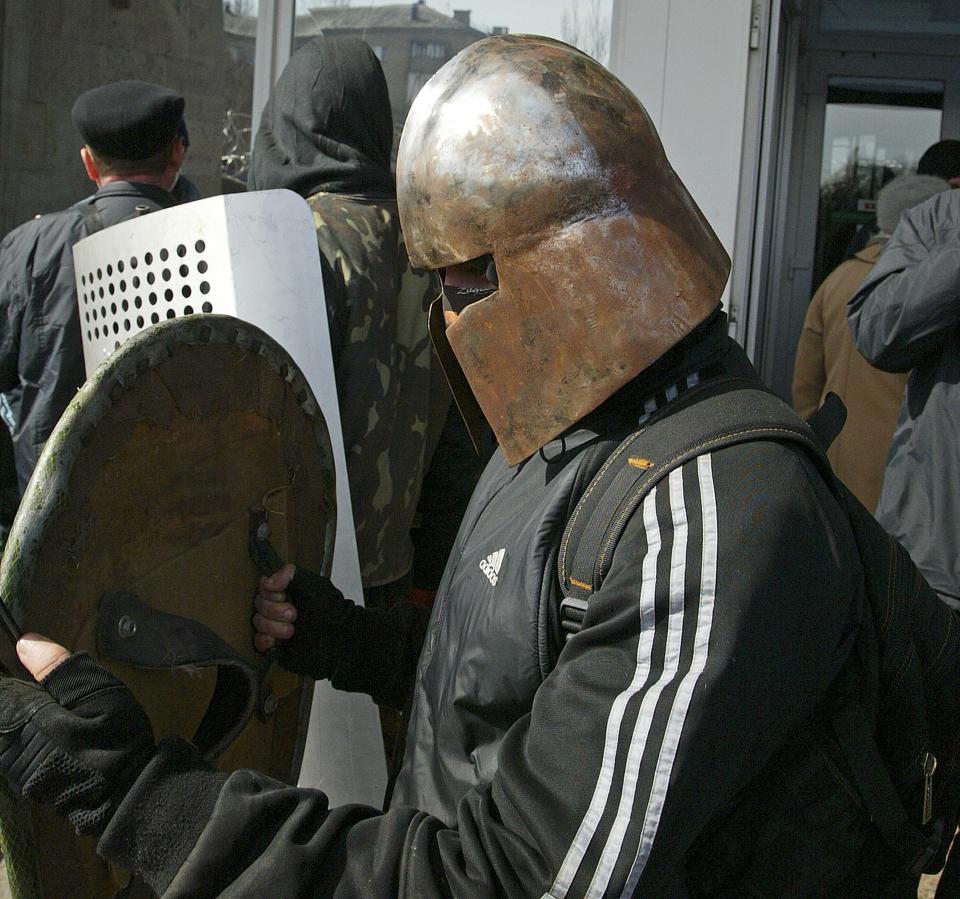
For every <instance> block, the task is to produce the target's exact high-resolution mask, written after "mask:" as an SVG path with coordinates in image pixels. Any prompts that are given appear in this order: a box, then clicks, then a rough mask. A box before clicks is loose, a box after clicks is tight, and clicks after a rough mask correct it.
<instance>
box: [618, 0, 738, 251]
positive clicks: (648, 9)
mask: <svg viewBox="0 0 960 899" xmlns="http://www.w3.org/2000/svg"><path fill="white" fill-rule="evenodd" d="M751 15H752V2H751V0H709V2H705V0H614V7H613V16H612V23H613V35H612V38H613V39H612V42H611V55H610V68H611V69H612V71H613V72H614V73H615V74H616V75H617V76H618V77H619V78H620V79H621V80H623V81H624V83H625V84H627V86H628V87H629V88H630V89H631V90H632V91H633V92H634V93H635V94H636V95H637V97H639V99H640V101H641V102H642V103H643V104H644V106H645V107H646V108H647V111H648V113H649V114H650V116H651V118H652V119H653V121H654V124H656V125H657V128H658V130H659V131H660V137H661V139H662V141H663V145H664V147H665V149H666V151H667V157H668V158H669V160H670V163H671V165H673V167H674V169H676V171H677V174H678V175H679V176H680V178H681V179H682V180H683V182H684V184H686V186H687V188H688V190H689V191H690V193H691V194H692V195H693V198H694V199H695V200H696V201H697V203H698V204H699V206H700V208H701V209H702V210H703V212H704V215H706V217H707V219H708V220H709V221H710V224H711V225H712V226H713V228H714V230H715V231H716V232H717V235H718V236H719V237H720V240H721V241H722V242H723V245H724V246H725V247H726V249H727V252H728V253H730V254H731V256H732V255H733V251H734V235H735V232H736V218H737V194H738V191H739V187H740V162H741V153H742V141H743V125H744V112H745V108H746V91H747V61H748V56H749V53H750V23H751Z"/></svg>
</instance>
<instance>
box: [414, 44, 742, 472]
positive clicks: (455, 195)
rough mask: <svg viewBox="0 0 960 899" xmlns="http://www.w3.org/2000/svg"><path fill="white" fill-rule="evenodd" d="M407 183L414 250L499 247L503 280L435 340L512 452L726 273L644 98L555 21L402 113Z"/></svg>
mask: <svg viewBox="0 0 960 899" xmlns="http://www.w3.org/2000/svg"><path fill="white" fill-rule="evenodd" d="M397 189H398V200H399V204H400V218H401V222H402V224H403V230H404V235H405V239H406V244H407V250H408V252H409V254H410V259H411V261H412V262H413V263H414V264H415V265H417V266H419V267H421V268H427V269H438V268H443V267H446V266H452V265H455V264H459V263H463V262H467V261H470V260H473V259H478V258H479V257H482V256H485V255H488V254H490V255H492V256H493V259H494V261H495V263H496V272H497V276H498V280H499V289H498V291H497V292H496V293H494V294H492V295H491V296H489V297H488V298H486V299H484V300H482V301H480V302H477V303H475V304H473V305H471V306H468V307H467V308H466V309H464V310H463V312H462V313H461V314H460V315H459V317H458V318H457V320H456V321H455V322H454V323H453V324H451V325H450V326H449V327H448V328H447V329H446V333H445V336H441V337H440V341H441V343H443V342H447V341H448V342H449V346H450V347H451V348H452V351H453V354H454V355H455V357H456V363H457V364H458V367H459V369H460V370H461V372H462V376H465V378H466V381H467V382H468V383H469V388H470V391H471V393H472V395H473V396H474V397H475V399H476V401H477V402H478V403H479V406H480V408H481V409H482V410H483V414H484V416H485V417H486V418H487V420H488V421H489V423H490V425H491V426H492V427H493V430H494V432H495V434H496V435H497V438H498V440H499V442H500V445H501V447H502V449H503V453H504V456H505V457H506V459H507V461H508V463H510V464H516V463H518V462H520V461H522V460H523V459H525V458H526V457H527V456H529V455H530V454H531V453H533V452H535V451H536V450H537V449H538V448H539V447H541V446H543V445H544V444H545V443H546V442H547V441H549V440H550V439H552V438H553V437H555V436H557V435H558V434H560V433H561V432H562V431H563V430H565V429H566V428H567V427H569V426H570V425H571V424H573V423H574V422H576V421H578V420H579V419H580V418H582V417H583V415H585V414H586V413H587V412H589V411H591V410H592V409H594V408H596V407H597V406H598V405H600V403H602V402H603V401H604V400H605V399H606V398H607V397H609V396H611V395H612V394H613V393H615V392H616V390H617V389H618V388H620V387H621V386H623V385H624V384H626V383H627V382H628V381H630V380H631V379H632V378H634V377H636V375H637V374H639V373H640V372H641V371H643V370H644V369H645V368H647V367H648V366H649V365H651V364H652V363H653V362H655V361H656V360H657V359H658V358H659V357H660V356H662V355H663V353H664V352H666V351H667V350H668V349H670V347H672V346H674V345H675V344H676V343H678V342H679V341H680V340H681V339H682V338H683V337H684V336H685V335H686V334H688V333H689V332H690V331H691V330H693V328H694V327H696V325H698V324H699V323H700V322H702V321H704V320H705V319H706V318H707V317H708V316H709V314H710V313H711V312H712V311H713V310H714V309H715V308H716V306H717V304H718V303H719V299H720V294H721V292H722V290H723V286H724V283H725V282H726V278H727V274H728V273H729V268H730V262H729V258H728V257H727V254H726V252H725V251H724V249H723V247H722V246H721V244H720V242H719V240H718V239H717V237H716V235H715V234H714V233H713V230H712V229H711V228H710V226H709V224H708V223H707V221H706V219H705V218H704V217H703V215H702V213H701V212H700V210H699V209H698V208H697V206H696V204H695V203H694V201H693V199H692V198H691V197H690V195H689V193H688V192H687V190H686V188H685V187H684V186H683V184H682V183H681V182H680V180H679V179H678V178H677V176H676V174H675V173H674V171H673V169H672V168H671V167H670V164H669V163H668V162H667V159H666V156H665V155H664V152H663V147H662V145H661V143H660V139H659V137H658V136H657V133H656V130H655V129H654V127H653V125H652V123H651V122H650V119H649V117H648V116H647V114H646V112H645V111H644V109H643V107H642V106H641V105H640V103H639V101H638V100H637V99H636V98H635V97H634V96H633V94H631V93H630V91H629V90H628V89H627V88H626V87H625V86H624V85H623V84H621V82H620V81H618V80H617V79H616V78H615V77H614V76H613V75H611V74H610V72H608V71H607V70H606V69H605V68H604V67H603V66H601V65H600V64H599V63H597V62H595V61H594V60H592V59H591V58H590V57H588V56H585V55H584V54H583V53H581V52H580V51H578V50H575V49H574V48H572V47H569V46H567V45H566V44H562V43H560V42H558V41H553V40H550V39H548V38H541V37H531V36H514V35H503V36H496V37H491V38H487V39H485V40H482V41H478V42H477V43H475V44H472V45H471V46H470V47H468V48H467V49H465V50H463V51H462V52H461V53H459V54H458V55H457V56H456V57H455V58H454V59H452V60H451V61H450V62H448V63H447V64H446V65H445V66H443V68H441V69H440V70H439V71H438V72H437V73H436V74H435V75H434V76H433V77H432V78H431V79H430V81H429V82H428V83H427V84H426V85H425V86H424V88H423V89H422V90H421V91H420V93H419V94H418V96H417V99H416V100H415V101H414V104H413V106H412V108H411V110H410V114H409V116H408V118H407V122H406V125H405V127H404V131H403V136H402V138H401V141H400V150H399V155H398V158H397ZM434 318H435V321H438V320H439V319H438V317H437V316H435V317H434ZM442 330H443V329H442V328H441V329H437V328H434V329H433V333H434V334H437V332H438V331H441V332H442ZM440 355H441V359H443V358H444V353H443V351H442V350H441V353H440ZM448 355H449V354H448ZM447 367H449V361H448V362H447ZM461 372H455V373H454V375H453V377H452V378H451V384H452V386H453V388H454V392H455V393H457V392H458V386H457V379H458V377H460V376H461ZM457 398H458V402H460V404H461V407H462V408H463V407H464V406H466V407H469V405H470V403H471V400H470V399H469V398H466V399H464V398H463V396H462V393H461V395H460V396H458V397H457ZM465 417H466V418H467V419H468V421H467V423H468V426H469V425H470V420H469V415H467V416H465Z"/></svg>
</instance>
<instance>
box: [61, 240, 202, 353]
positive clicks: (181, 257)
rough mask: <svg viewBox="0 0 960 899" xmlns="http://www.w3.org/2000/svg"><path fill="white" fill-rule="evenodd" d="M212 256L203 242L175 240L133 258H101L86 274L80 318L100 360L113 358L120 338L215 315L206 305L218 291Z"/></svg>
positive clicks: (82, 286) (132, 256) (82, 282)
mask: <svg viewBox="0 0 960 899" xmlns="http://www.w3.org/2000/svg"><path fill="white" fill-rule="evenodd" d="M206 254H207V246H206V243H205V241H203V240H181V241H178V240H175V239H174V240H169V241H167V242H165V243H163V244H158V245H156V246H152V247H150V248H149V249H143V250H141V251H140V252H137V253H133V254H131V253H130V251H129V250H128V251H127V252H126V253H124V256H123V258H119V257H118V258H116V259H109V260H104V259H103V258H101V259H99V260H97V263H96V267H95V268H93V269H91V270H89V271H85V272H81V273H80V291H79V299H80V316H81V320H82V322H83V327H84V333H85V335H86V338H87V341H88V342H90V343H94V344H95V345H96V346H97V348H98V351H99V352H98V355H99V356H100V357H105V356H107V355H109V354H110V353H112V352H113V351H114V350H115V349H116V348H117V347H118V346H119V345H120V343H119V341H118V340H117V337H123V338H125V337H128V336H131V335H132V334H134V333H136V332H137V331H140V330H142V329H143V328H146V327H149V326H150V325H151V324H157V323H158V322H160V321H165V320H167V319H171V318H180V317H181V316H183V315H192V314H194V313H195V312H208V313H209V312H213V304H212V303H211V302H210V301H209V300H208V299H206V297H207V296H208V295H209V294H210V292H211V290H212V280H211V274H210V263H209V260H208V259H206V258H204V257H205V255H206ZM132 272H136V274H135V275H134V274H132ZM144 288H146V290H145V289H144ZM198 300H199V301H201V302H199V303H198ZM151 307H152V308H151Z"/></svg>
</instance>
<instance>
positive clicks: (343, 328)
mask: <svg viewBox="0 0 960 899" xmlns="http://www.w3.org/2000/svg"><path fill="white" fill-rule="evenodd" d="M392 142H393V118H392V114H391V110H390V100H389V95H388V92H387V84H386V80H385V79H384V76H383V71H382V69H381V67H380V63H379V60H378V59H377V58H376V56H375V55H374V53H373V51H372V50H371V49H370V47H369V46H368V45H367V44H366V43H364V42H363V41H360V40H356V39H327V38H320V39H317V40H315V41H311V42H310V43H309V44H306V45H304V46H303V47H301V48H300V49H299V50H298V51H297V52H296V53H295V54H294V55H293V57H292V58H291V59H290V62H289V63H288V65H287V67H286V69H284V71H283V74H282V75H281V76H280V79H279V80H278V81H277V84H276V85H275V87H274V89H273V93H272V94H271V97H270V101H269V102H268V104H267V106H266V108H265V109H264V113H263V118H262V120H261V125H260V130H259V132H258V134H257V139H256V142H255V144H254V151H253V163H252V167H251V176H250V187H251V188H252V189H254V190H267V189H275V188H286V189H289V190H293V191H295V192H296V193H299V194H300V195H301V196H302V197H304V198H305V199H307V201H308V203H309V204H310V208H311V209H312V210H313V216H314V222H315V224H316V228H317V244H318V246H319V249H320V263H321V269H322V271H323V286H324V294H325V299H326V307H327V308H326V311H327V317H328V322H329V326H330V343H331V349H332V352H333V362H334V370H335V372H336V378H337V391H338V395H339V399H340V418H341V423H342V426H343V440H344V447H345V450H346V454H347V471H348V476H349V479H350V494H351V499H352V501H353V516H354V524H355V527H356V532H357V549H358V552H359V557H360V570H361V575H362V578H363V586H364V595H365V597H366V598H367V601H368V602H372V603H374V604H390V603H391V602H393V601H395V600H397V599H401V598H403V596H404V595H405V593H406V592H407V589H408V587H409V583H408V575H409V574H410V570H411V567H412V564H413V547H412V543H411V538H410V528H411V525H412V523H413V518H414V513H415V512H416V508H417V501H418V499H419V496H420V487H421V482H422V479H423V475H424V472H425V471H426V469H427V466H428V465H429V464H430V459H431V457H432V454H433V451H434V448H435V446H436V442H437V439H438V437H439V433H440V429H441V428H442V426H443V420H444V416H445V414H446V410H447V406H448V403H449V392H448V390H447V388H446V385H445V383H444V382H443V375H442V373H441V372H440V370H439V368H438V367H437V365H436V364H435V362H434V357H433V350H432V348H431V345H430V338H429V334H428V331H427V310H428V307H429V304H430V302H431V301H432V300H433V299H434V298H435V297H436V296H437V295H438V294H439V284H438V282H437V281H436V280H435V279H434V278H432V277H431V276H428V275H427V274H425V273H423V272H415V271H413V270H412V269H411V268H410V265H409V262H408V261H407V254H406V250H405V249H404V246H403V238H402V235H401V233H400V222H399V218H398V216H397V203H396V194H395V187H394V179H393V174H392V172H391V171H390V151H391V146H392Z"/></svg>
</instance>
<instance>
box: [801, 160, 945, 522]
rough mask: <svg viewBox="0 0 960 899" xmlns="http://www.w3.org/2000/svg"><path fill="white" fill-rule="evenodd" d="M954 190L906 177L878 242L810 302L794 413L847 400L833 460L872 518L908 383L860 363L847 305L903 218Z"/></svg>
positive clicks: (883, 218) (883, 200) (887, 208)
mask: <svg viewBox="0 0 960 899" xmlns="http://www.w3.org/2000/svg"><path fill="white" fill-rule="evenodd" d="M949 187H950V184H949V183H948V182H947V181H945V180H943V179H942V178H937V177H935V176H933V175H901V176H900V177H898V178H894V179H893V181H891V182H890V183H889V184H887V185H886V186H885V187H884V188H883V189H882V190H881V191H880V194H879V195H878V197H877V224H878V225H879V226H880V232H879V234H877V235H876V236H875V237H874V238H873V239H872V240H871V241H870V243H868V244H867V246H865V247H864V248H863V249H862V250H860V251H859V252H858V253H857V254H856V255H855V256H854V257H853V258H852V259H848V260H847V261H846V262H843V263H841V264H840V265H838V266H837V267H836V268H835V269H834V270H833V271H832V272H831V273H830V274H829V275H827V277H826V278H825V279H824V282H823V284H821V285H820V288H819V289H818V290H817V292H816V293H815V294H814V296H813V299H812V300H811V301H810V306H809V308H808V309H807V317H806V320H805V321H804V323H803V332H802V333H801V335H800V342H799V344H798V346H797V357H796V363H795V365H794V371H793V405H794V408H796V410H797V412H798V413H799V414H800V415H801V416H802V417H803V418H810V417H811V416H812V415H813V414H814V413H815V412H816V411H817V409H819V408H820V405H821V403H822V402H823V400H824V398H825V397H826V395H827V394H828V393H830V392H833V393H836V394H837V395H838V396H839V397H840V399H842V400H843V402H844V405H845V406H846V407H847V421H846V424H845V425H844V428H843V430H842V431H841V432H840V434H839V435H838V436H837V439H836V440H834V442H833V445H832V446H831V447H830V450H829V452H828V456H829V457H830V462H831V463H832V464H833V468H834V471H836V473H837V475H838V476H839V477H840V479H841V480H842V481H843V482H844V483H845V484H846V485H847V486H848V487H849V488H850V489H851V490H852V491H853V493H854V494H855V495H856V497H857V498H858V499H859V500H860V502H862V503H863V504H864V506H866V507H867V508H868V509H869V510H870V511H871V512H873V511H874V510H875V509H876V507H877V500H878V499H879V497H880V486H881V484H882V483H883V470H884V467H885V465H886V461H887V452H888V450H889V448H890V440H891V438H892V437H893V429H894V425H896V423H897V415H898V413H899V411H900V406H901V403H902V402H903V391H904V388H905V386H906V383H907V375H906V374H899V373H896V374H894V373H889V372H883V371H880V370H879V369H876V368H874V367H873V366H872V365H870V363H869V362H867V360H866V359H864V358H863V356H861V355H860V353H859V352H858V350H857V348H856V347H855V346H854V344H853V338H852V336H851V334H850V328H849V326H848V324H847V314H846V307H847V301H848V300H849V299H850V297H852V296H853V294H854V293H855V292H856V290H857V288H858V287H859V286H860V285H861V284H862V283H863V280H864V278H866V276H867V274H868V273H869V272H870V269H872V268H873V265H874V263H875V262H876V261H877V257H878V256H879V255H880V253H881V251H882V250H883V245H884V244H885V243H886V241H887V239H888V238H889V237H890V234H891V233H892V232H893V229H894V228H895V227H896V225H897V221H898V220H899V219H900V214H901V213H902V212H903V211H904V210H906V209H909V208H910V207H912V206H916V205H917V204H918V203H922V202H923V201H924V200H927V199H929V198H930V197H932V196H933V195H934V194H936V193H939V192H940V191H942V190H947V189H948V188H949Z"/></svg>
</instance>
